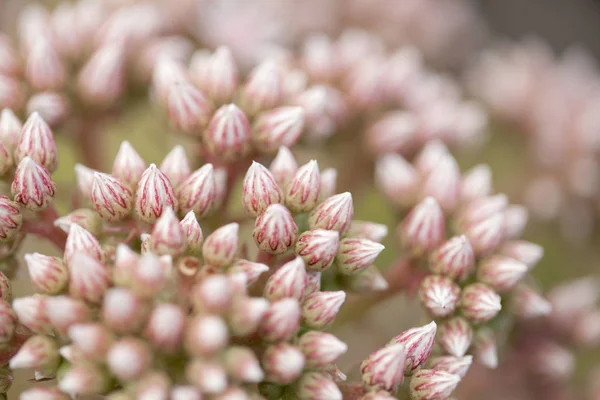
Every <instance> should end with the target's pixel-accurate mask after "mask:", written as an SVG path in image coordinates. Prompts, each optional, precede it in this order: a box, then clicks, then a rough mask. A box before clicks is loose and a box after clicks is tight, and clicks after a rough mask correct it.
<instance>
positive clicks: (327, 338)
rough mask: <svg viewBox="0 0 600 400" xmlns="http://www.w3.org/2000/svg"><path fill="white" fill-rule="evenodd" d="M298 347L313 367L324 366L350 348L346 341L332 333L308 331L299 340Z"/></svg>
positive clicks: (308, 363)
mask: <svg viewBox="0 0 600 400" xmlns="http://www.w3.org/2000/svg"><path fill="white" fill-rule="evenodd" d="M298 348H299V349H300V351H302V354H304V357H305V359H306V364H307V365H308V366H309V367H311V368H324V367H327V366H328V365H329V364H332V363H334V362H335V361H336V360H337V359H338V358H339V357H340V356H341V355H342V354H344V353H345V352H346V351H347V350H348V346H347V345H346V343H344V342H342V341H341V340H339V339H338V338H337V337H335V336H334V335H332V334H330V333H326V332H318V331H308V332H307V333H305V334H304V335H302V336H301V337H300V339H299V340H298Z"/></svg>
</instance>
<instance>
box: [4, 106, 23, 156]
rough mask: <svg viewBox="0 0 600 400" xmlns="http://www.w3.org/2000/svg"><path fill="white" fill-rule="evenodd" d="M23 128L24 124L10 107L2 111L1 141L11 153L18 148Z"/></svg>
mask: <svg viewBox="0 0 600 400" xmlns="http://www.w3.org/2000/svg"><path fill="white" fill-rule="evenodd" d="M0 99H1V96H0ZM22 129H23V124H22V123H21V121H20V120H19V118H18V117H17V116H16V115H15V113H14V112H13V111H12V110H11V109H10V108H5V109H3V110H2V112H0V142H1V143H2V144H3V145H4V147H5V148H6V149H7V150H8V151H9V152H10V153H11V154H12V153H13V151H14V150H15V149H16V148H17V144H18V143H19V139H20V137H21V130H22Z"/></svg>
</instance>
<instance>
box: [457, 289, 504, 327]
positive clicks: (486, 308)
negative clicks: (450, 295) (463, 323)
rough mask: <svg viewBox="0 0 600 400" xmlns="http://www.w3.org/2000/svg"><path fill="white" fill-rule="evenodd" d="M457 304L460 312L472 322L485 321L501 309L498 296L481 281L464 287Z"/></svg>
mask: <svg viewBox="0 0 600 400" xmlns="http://www.w3.org/2000/svg"><path fill="white" fill-rule="evenodd" d="M459 305H460V309H461V311H462V314H463V315H464V316H465V317H466V318H467V319H468V320H469V321H471V322H473V323H483V322H487V321H489V320H490V319H492V318H494V317H495V316H496V315H497V314H498V313H499V312H500V310H501V309H502V305H501V299H500V296H499V295H498V294H497V293H496V292H494V290H493V289H492V288H490V287H489V286H487V285H486V284H483V283H473V284H471V285H469V286H467V287H465V288H464V289H463V291H462V294H461V296H460V301H459Z"/></svg>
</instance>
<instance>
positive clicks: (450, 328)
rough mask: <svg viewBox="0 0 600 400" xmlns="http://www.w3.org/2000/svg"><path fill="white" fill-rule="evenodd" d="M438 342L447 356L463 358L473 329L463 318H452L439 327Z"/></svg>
mask: <svg viewBox="0 0 600 400" xmlns="http://www.w3.org/2000/svg"><path fill="white" fill-rule="evenodd" d="M438 340H439V342H440V344H441V345H442V348H443V349H444V350H445V351H446V352H447V353H448V354H450V355H452V356H454V357H463V356H464V355H465V354H466V353H467V350H468V349H469V346H470V345H471V341H472V340H473V329H472V328H471V324H469V323H468V322H467V321H466V320H465V319H464V318H461V317H456V318H452V319H450V320H448V321H446V322H444V323H442V324H441V325H440V326H439V329H438Z"/></svg>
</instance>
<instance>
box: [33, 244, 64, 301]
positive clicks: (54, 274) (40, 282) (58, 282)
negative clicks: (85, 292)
mask: <svg viewBox="0 0 600 400" xmlns="http://www.w3.org/2000/svg"><path fill="white" fill-rule="evenodd" d="M24 258H25V263H26V264H27V268H28V270H29V276H30V278H31V283H32V285H33V287H34V288H35V290H36V291H37V292H39V293H43V294H58V293H60V292H61V291H62V290H63V289H64V288H65V287H66V286H67V284H68V282H69V271H68V269H67V266H66V265H65V264H64V263H63V262H62V260H61V259H60V258H58V257H51V256H45V255H43V254H40V253H33V254H25V257H24Z"/></svg>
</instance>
